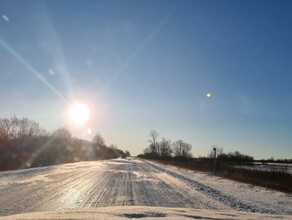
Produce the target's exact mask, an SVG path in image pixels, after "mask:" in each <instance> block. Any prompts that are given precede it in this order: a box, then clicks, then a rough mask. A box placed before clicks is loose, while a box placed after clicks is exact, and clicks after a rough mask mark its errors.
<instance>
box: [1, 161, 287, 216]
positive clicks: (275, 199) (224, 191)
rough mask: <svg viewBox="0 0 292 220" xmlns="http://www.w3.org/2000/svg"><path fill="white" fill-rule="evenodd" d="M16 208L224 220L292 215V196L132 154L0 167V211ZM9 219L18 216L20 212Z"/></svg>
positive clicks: (12, 212)
mask: <svg viewBox="0 0 292 220" xmlns="http://www.w3.org/2000/svg"><path fill="white" fill-rule="evenodd" d="M97 207H99V208H97ZM101 207H103V208H101ZM158 207H168V208H158ZM66 210H70V211H66ZM77 210H79V211H77ZM88 210H91V211H88ZM117 210H118V211H117ZM171 210H172V211H171ZM45 211H50V212H49V214H47V215H45V216H43V217H42V214H40V213H43V212H45ZM52 211H53V212H52ZM30 212H34V213H30ZM19 213H30V214H25V215H22V216H23V218H29V217H28V215H29V216H30V217H31V218H34V219H41V218H46V219H50V218H52V219H56V218H61V216H66V218H67V219H68V218H71V217H69V215H70V213H71V214H72V215H74V218H76V219H79V217H80V216H79V215H78V213H79V214H80V213H83V215H84V218H82V219H85V218H87V217H86V216H88V219H90V218H92V215H91V214H93V213H95V214H97V213H99V215H98V216H103V215H105V216H106V215H111V217H119V218H130V217H131V218H132V217H133V218H135V216H136V217H139V216H140V217H147V218H148V217H149V218H150V217H151V218H156V217H159V218H161V217H167V218H172V217H173V218H174V219H177V218H178V216H180V217H181V218H183V217H187V215H189V216H197V217H200V218H201V219H214V216H216V219H226V218H227V217H226V216H225V218H224V213H225V214H226V215H229V217H228V219H244V217H248V218H250V219H258V218H262V219H267V218H277V217H280V216H279V215H281V218H285V219H286V218H291V215H292V196H291V194H285V193H282V192H277V191H273V190H269V189H265V188H262V187H256V186H252V185H249V184H244V183H238V182H234V181H231V180H227V179H224V178H220V177H216V176H212V175H210V174H206V173H201V172H194V171H189V170H184V169H179V168H175V167H172V166H164V165H161V164H158V163H154V162H149V161H146V160H142V159H138V158H130V159H128V160H127V159H116V160H108V161H92V162H79V163H71V164H64V165H58V166H50V167H42V168H32V169H26V170H17V171H9V172H7V171H6V172H0V216H5V218H7V215H15V214H19ZM64 213H65V214H64ZM127 213H128V214H129V215H128V216H127ZM131 213H132V214H133V215H132V214H131ZM147 213H158V214H159V213H160V214H161V216H156V215H153V216H151V215H150V216H147ZM167 213H169V214H167ZM182 213H188V214H182ZM160 214H159V215H160ZM221 214H222V215H221ZM25 216H26V217H25ZM49 216H51V217H49ZM54 216H55V217H54ZM56 216H59V217H56ZM78 216H79V217H78ZM218 216H219V217H218ZM11 218H12V219H21V217H19V215H15V216H11ZM23 218H22V219H23ZM62 218H63V217H62ZM64 218H65V217H64ZM72 218H73V217H72ZM80 219H81V218H80Z"/></svg>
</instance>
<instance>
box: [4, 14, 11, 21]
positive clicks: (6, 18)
mask: <svg viewBox="0 0 292 220" xmlns="http://www.w3.org/2000/svg"><path fill="white" fill-rule="evenodd" d="M2 18H3V20H4V21H6V22H9V21H10V19H9V18H8V17H7V16H6V15H2Z"/></svg>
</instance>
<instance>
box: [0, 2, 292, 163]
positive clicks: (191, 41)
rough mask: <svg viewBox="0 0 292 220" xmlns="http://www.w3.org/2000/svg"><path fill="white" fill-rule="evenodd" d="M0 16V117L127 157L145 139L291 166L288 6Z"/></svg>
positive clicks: (66, 8) (7, 7)
mask: <svg viewBox="0 0 292 220" xmlns="http://www.w3.org/2000/svg"><path fill="white" fill-rule="evenodd" d="M0 15H1V20H0V117H11V116H13V115H16V116H18V117H28V118H30V119H33V120H36V121H37V122H39V123H40V124H41V126H43V127H45V128H47V129H48V130H51V131H52V130H54V129H56V128H58V127H59V126H67V127H68V128H69V129H70V130H71V131H72V133H73V134H74V135H76V136H78V137H80V138H84V139H88V140H90V139H91V138H92V135H93V134H94V133H95V132H97V131H98V132H101V134H102V135H103V136H104V138H105V140H106V142H107V144H111V143H114V144H116V145H117V146H118V147H119V148H121V149H128V150H130V152H131V153H132V154H134V155H135V154H138V153H141V152H142V150H143V149H144V148H145V147H146V146H147V145H148V142H147V140H148V134H149V131H150V130H151V129H155V130H157V131H158V132H159V133H160V137H161V138H162V137H165V138H167V139H170V140H172V141H175V140H178V139H182V140H184V141H185V142H188V143H190V144H192V145H193V154H194V156H200V155H201V156H205V155H207V153H208V152H209V151H210V149H211V147H212V145H218V146H222V147H223V149H224V151H225V152H229V151H235V150H239V151H240V152H242V153H245V154H249V155H252V156H254V157H255V158H257V159H261V158H270V157H272V156H273V157H275V158H292V92H291V88H292V1H278V0H275V1H268V0H265V1H255V0H249V1H215V0H213V1H207V0H204V1H195V0H190V1H187V0H185V1H171V0H166V1H163V0H159V1H157V0H153V1H151V0H144V1H139V0H133V1H124V0H123V1H122V0H121V1H109V0H106V1H96V0H94V1H87V0H80V1H78V0H74V1H62V0H59V1H27V0H23V1H13V0H8V1H4V0H1V1H0ZM208 92H210V93H211V95H212V96H211V97H209V98H208V97H207V96H206V94H207V93H208ZM76 101H78V102H82V103H85V104H86V105H88V107H89V109H90V112H91V117H90V120H89V121H88V123H86V124H85V125H83V126H79V127H77V126H75V125H73V124H72V123H70V121H69V120H68V114H67V112H68V105H70V103H73V102H76ZM88 128H90V129H91V130H92V132H93V133H92V134H89V133H88V132H87V129H88Z"/></svg>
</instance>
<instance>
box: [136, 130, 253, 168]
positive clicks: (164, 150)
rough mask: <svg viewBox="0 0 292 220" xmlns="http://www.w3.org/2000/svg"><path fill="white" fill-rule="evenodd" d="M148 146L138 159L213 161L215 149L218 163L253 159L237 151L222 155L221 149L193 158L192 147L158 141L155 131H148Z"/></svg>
mask: <svg viewBox="0 0 292 220" xmlns="http://www.w3.org/2000/svg"><path fill="white" fill-rule="evenodd" d="M149 137H150V139H149V143H150V144H149V146H148V147H147V148H146V149H144V153H143V154H140V155H138V157H141V158H145V159H159V160H172V161H196V162H198V161H203V162H204V163H205V162H206V161H210V162H211V161H213V158H214V156H215V153H214V152H215V151H214V150H213V149H214V148H215V149H216V159H217V160H218V161H226V162H233V163H243V162H252V161H254V158H253V157H252V156H249V155H245V154H242V153H240V152H238V151H235V152H229V153H227V154H226V153H223V148H219V147H215V146H214V147H213V148H212V149H211V151H210V153H209V154H208V156H207V157H199V158H193V155H192V153H191V150H192V145H191V144H188V143H185V142H184V141H183V140H178V141H175V142H173V143H172V142H171V141H170V140H167V139H165V138H162V140H159V133H158V132H157V131H155V130H152V131H150V134H149Z"/></svg>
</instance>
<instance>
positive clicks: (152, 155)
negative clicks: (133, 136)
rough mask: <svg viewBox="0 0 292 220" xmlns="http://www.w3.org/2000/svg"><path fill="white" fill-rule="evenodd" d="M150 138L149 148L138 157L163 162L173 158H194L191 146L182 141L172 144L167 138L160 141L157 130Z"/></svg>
mask: <svg viewBox="0 0 292 220" xmlns="http://www.w3.org/2000/svg"><path fill="white" fill-rule="evenodd" d="M149 137H150V139H149V142H150V144H149V146H148V147H147V148H146V149H144V153H143V154H140V155H138V157H141V158H147V159H162V160H168V159H171V158H176V159H178V160H181V159H185V158H192V153H191V150H192V145H191V144H188V143H185V142H184V141H182V140H178V141H175V142H174V143H172V142H171V141H170V140H167V139H165V138H162V140H161V141H159V140H158V137H159V134H158V132H157V131H155V130H152V131H150V134H149Z"/></svg>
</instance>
